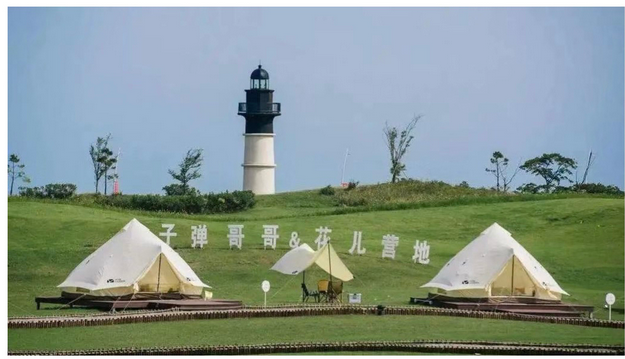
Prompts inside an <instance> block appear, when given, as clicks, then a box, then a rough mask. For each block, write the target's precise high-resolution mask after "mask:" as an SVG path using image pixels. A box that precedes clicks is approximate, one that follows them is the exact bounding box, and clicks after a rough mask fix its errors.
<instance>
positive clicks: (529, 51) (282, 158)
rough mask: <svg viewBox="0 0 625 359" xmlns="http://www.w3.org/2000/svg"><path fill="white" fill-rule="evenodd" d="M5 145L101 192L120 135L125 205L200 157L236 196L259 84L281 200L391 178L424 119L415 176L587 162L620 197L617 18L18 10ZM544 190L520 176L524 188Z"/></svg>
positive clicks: (47, 173) (216, 186) (578, 12)
mask: <svg viewBox="0 0 625 359" xmlns="http://www.w3.org/2000/svg"><path fill="white" fill-rule="evenodd" d="M8 32H9V38H8V65H9V66H8V96H9V98H8V105H9V111H8V151H9V153H17V154H18V155H19V156H20V157H21V158H22V160H23V161H24V163H25V164H26V165H27V167H26V169H27V173H28V175H29V176H30V177H31V178H32V180H33V183H32V184H33V185H44V184H46V183H53V182H69V183H75V184H77V185H78V189H79V191H80V192H89V191H93V187H94V185H93V178H92V177H93V175H92V167H91V162H90V158H89V155H88V148H89V145H90V143H92V142H94V141H95V139H96V137H98V136H102V135H105V134H107V133H111V134H112V141H111V144H112V147H113V149H114V150H115V151H116V150H117V149H118V148H121V150H122V158H121V162H120V168H119V170H120V177H121V178H120V184H121V189H122V191H123V192H124V193H161V192H162V191H161V188H162V187H163V186H164V185H167V184H169V183H171V182H172V179H171V177H170V176H169V175H168V174H167V169H168V168H174V167H175V166H176V165H177V164H178V163H179V162H180V160H181V159H182V157H183V155H184V154H185V153H186V151H187V150H188V149H190V148H202V149H204V153H205V156H204V157H205V161H204V167H203V169H202V178H200V179H199V180H196V181H195V182H194V183H193V185H194V186H195V187H197V188H198V189H200V190H201V191H202V192H210V191H213V192H218V191H224V190H236V189H240V188H241V186H242V178H243V169H242V167H241V163H242V161H243V136H242V133H243V131H244V119H243V118H242V117H240V116H237V103H238V102H243V101H244V100H245V92H244V91H243V90H244V89H245V88H247V87H248V86H249V74H250V73H251V71H252V70H254V68H255V67H256V66H257V65H258V62H259V60H262V64H263V67H264V68H266V69H267V70H268V71H269V74H270V76H271V87H272V88H273V89H275V93H274V101H276V102H281V103H282V116H281V117H278V118H277V119H276V121H275V125H274V130H275V132H276V138H275V152H276V163H277V165H278V167H277V171H276V189H277V191H278V192H282V191H291V190H300V189H308V188H317V187H321V186H325V185H327V184H333V185H338V184H339V182H340V179H341V168H342V165H343V156H344V153H345V149H346V148H349V150H350V156H349V159H348V162H347V169H346V175H345V178H346V180H350V179H354V180H357V181H360V182H361V183H377V182H386V181H388V180H389V179H390V174H389V170H388V168H389V159H388V154H387V151H386V147H385V143H384V136H383V133H382V129H383V127H384V124H385V122H388V123H389V124H390V125H396V126H403V125H405V124H406V123H407V122H408V121H409V120H410V119H411V117H412V116H413V115H414V114H421V115H423V116H424V117H423V119H422V121H421V122H419V124H418V125H417V127H416V129H415V133H414V135H415V138H414V140H413V145H412V147H411V149H410V151H409V153H408V154H407V156H406V158H405V163H406V166H407V174H408V175H409V176H410V177H413V178H419V179H436V180H443V181H446V182H450V183H459V182H461V181H468V182H469V184H471V185H473V186H491V185H493V182H494V181H493V178H492V175H490V174H488V173H486V172H485V171H484V168H485V167H486V166H487V165H488V159H489V158H490V155H491V154H492V152H493V151H496V150H499V151H502V152H503V153H504V154H505V155H507V156H508V157H509V158H510V160H511V162H513V163H515V164H516V163H517V162H518V161H520V160H521V159H523V160H526V159H529V158H532V157H535V156H538V155H540V154H542V153H544V152H560V153H562V154H563V155H565V156H568V157H573V158H575V159H577V160H578V161H584V160H585V157H586V156H587V153H588V151H589V150H590V149H592V150H593V151H594V153H595V154H596V155H597V159H596V162H595V165H594V167H593V168H592V170H591V172H590V177H589V180H590V181H592V182H603V183H608V184H615V185H618V186H619V187H621V188H623V173H624V158H623V132H624V128H623V123H624V113H623V111H624V110H623V109H624V97H625V94H624V83H623V78H624V73H623V68H624V60H623V53H624V39H623V32H624V28H623V9H622V8H601V9H589V8H572V9H567V8H536V9H524V8H507V9H488V8H403V9H402V8H393V9H380V8H375V9H374V8H370V9H357V8H325V9H324V8H314V9H303V8H299V9H296V8H290V9H286V8H249V9H248V8H236V9H234V8H181V9H175V8H160V9H150V8H85V9H80V8H71V9H63V8H58V9H43V8H39V9H37V8H10V9H9V21H8ZM528 181H534V182H539V180H538V179H535V178H532V177H531V176H528V175H520V176H518V177H517V179H516V180H515V182H514V183H513V187H516V186H518V185H520V184H522V183H524V182H528Z"/></svg>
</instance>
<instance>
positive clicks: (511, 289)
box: [510, 256, 514, 296]
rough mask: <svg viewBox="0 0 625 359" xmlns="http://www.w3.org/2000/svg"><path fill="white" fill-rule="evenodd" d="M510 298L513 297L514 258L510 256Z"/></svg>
mask: <svg viewBox="0 0 625 359" xmlns="http://www.w3.org/2000/svg"><path fill="white" fill-rule="evenodd" d="M510 287H511V288H510V296H514V256H512V280H511V281H510Z"/></svg>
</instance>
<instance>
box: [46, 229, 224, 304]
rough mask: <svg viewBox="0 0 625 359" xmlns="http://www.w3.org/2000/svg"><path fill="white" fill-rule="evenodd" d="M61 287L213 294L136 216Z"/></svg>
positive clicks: (97, 292)
mask: <svg viewBox="0 0 625 359" xmlns="http://www.w3.org/2000/svg"><path fill="white" fill-rule="evenodd" d="M58 287H59V288H61V289H62V290H63V291H65V292H69V293H80V294H88V295H93V296H115V297H117V296H124V295H131V294H135V293H139V292H148V293H169V292H178V293H181V294H184V295H202V296H203V297H204V298H210V297H211V296H212V294H211V292H209V291H208V290H207V289H208V288H210V287H209V286H208V285H206V284H204V283H203V282H202V281H201V280H200V279H199V278H198V276H197V275H196V274H195V272H193V270H192V269H191V267H189V265H188V264H187V263H186V262H185V261H184V259H182V258H181V257H180V255H178V253H176V252H175V251H174V250H173V249H171V247H170V246H168V245H167V243H165V242H163V241H162V240H161V239H160V238H158V237H157V236H156V235H154V234H153V233H152V232H150V230H149V229H148V228H147V227H146V226H144V225H143V224H141V223H140V222H139V221H138V220H136V219H133V220H132V221H130V222H129V223H128V224H126V225H125V226H124V228H122V230H121V231H119V232H118V233H117V234H116V235H115V236H113V238H111V239H109V240H108V241H107V242H106V243H104V244H103V245H102V246H101V247H100V248H98V249H97V250H96V251H95V252H93V253H91V254H90V255H89V256H88V257H87V258H85V259H84V260H83V261H82V262H81V263H80V264H79V265H78V266H77V267H76V268H74V270H73V271H72V272H71V273H70V274H69V276H68V277H67V279H65V281H64V282H63V283H61V284H60V285H59V286H58Z"/></svg>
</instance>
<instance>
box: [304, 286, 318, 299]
mask: <svg viewBox="0 0 625 359" xmlns="http://www.w3.org/2000/svg"><path fill="white" fill-rule="evenodd" d="M302 292H303V294H304V295H303V296H302V302H308V298H309V297H313V298H314V299H315V302H317V303H319V300H320V298H319V296H320V295H319V292H315V291H313V292H309V291H308V288H307V287H306V283H302Z"/></svg>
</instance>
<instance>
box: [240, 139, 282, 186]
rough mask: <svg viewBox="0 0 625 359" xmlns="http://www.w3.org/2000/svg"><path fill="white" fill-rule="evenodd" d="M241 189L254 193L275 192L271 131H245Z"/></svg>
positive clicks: (274, 165)
mask: <svg viewBox="0 0 625 359" xmlns="http://www.w3.org/2000/svg"><path fill="white" fill-rule="evenodd" d="M243 136H245V157H244V163H243V190H244V191H252V192H254V194H274V193H276V185H275V183H276V182H275V171H276V164H275V163H274V155H273V138H274V134H273V133H246V134H244V135H243Z"/></svg>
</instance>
